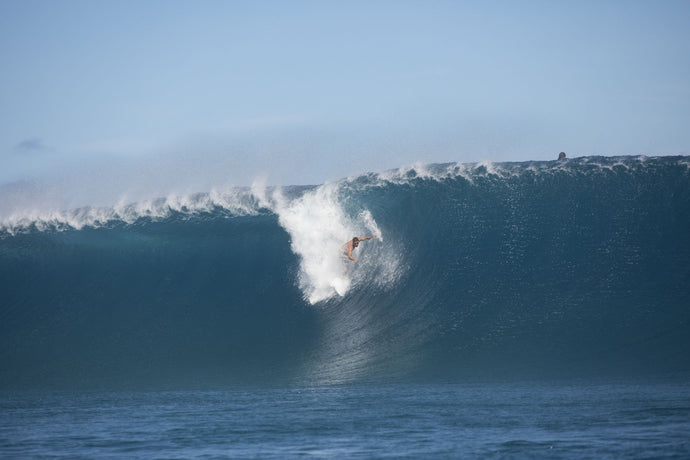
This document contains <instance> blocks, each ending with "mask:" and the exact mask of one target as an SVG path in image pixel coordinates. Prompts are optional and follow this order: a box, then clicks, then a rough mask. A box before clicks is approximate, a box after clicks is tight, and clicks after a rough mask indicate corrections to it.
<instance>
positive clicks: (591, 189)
mask: <svg viewBox="0 0 690 460" xmlns="http://www.w3.org/2000/svg"><path fill="white" fill-rule="evenodd" d="M688 228H690V159H689V158H688V157H660V158H647V157H617V158H603V157H587V158H579V159H574V160H566V161H559V162H524V163H500V164H491V163H479V164H442V165H415V166H411V167H407V168H401V169H399V170H394V171H386V172H383V173H378V174H373V173H372V174H366V175H361V176H357V177H351V178H347V179H344V180H341V181H338V182H334V183H327V184H323V185H321V186H309V187H285V188H275V187H265V186H263V185H261V184H259V183H257V184H254V186H252V187H251V188H246V189H224V190H212V191H211V192H208V193H199V194H195V195H188V196H169V197H167V198H161V199H158V200H151V201H140V202H137V203H120V204H118V205H115V206H111V207H84V208H79V209H72V210H54V211H46V210H45V209H43V210H32V209H28V208H27V209H21V210H15V211H14V212H13V213H12V214H11V215H6V216H4V217H3V218H2V221H1V222H0V289H1V292H2V296H1V297H0V318H1V321H0V345H1V348H0V381H1V382H2V385H3V386H6V387H12V386H42V385H47V386H70V385H82V386H90V385H122V384H129V385H137V384H155V385H160V384H169V385H172V386H176V385H202V386H206V385H224V384H233V383H264V384H265V383H270V384H275V383H281V382H282V383H290V382H292V383H310V384H318V383H340V382H353V381H371V380H406V381H408V380H431V381H435V380H467V379H505V378H539V377H581V376H592V375H631V374H632V375H638V374H645V375H646V374H656V375H669V374H680V375H686V374H687V373H688V371H689V370H690V357H689V354H688V353H687V351H688V350H689V349H690V308H688V307H689V306H690V232H688ZM355 235H359V236H362V235H373V236H376V237H377V238H376V239H374V240H370V241H366V242H364V243H362V244H361V246H360V248H359V249H358V250H357V251H358V252H359V254H358V257H359V259H360V260H359V262H358V263H357V264H351V263H346V262H345V261H344V260H343V258H342V256H341V253H340V247H341V246H342V244H343V243H344V242H345V241H347V240H349V239H350V238H352V236H355Z"/></svg>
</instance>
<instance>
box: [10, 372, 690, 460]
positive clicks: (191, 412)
mask: <svg viewBox="0 0 690 460" xmlns="http://www.w3.org/2000/svg"><path fill="white" fill-rule="evenodd" d="M1 401H2V402H1V406H0V407H1V408H2V411H1V412H0V454H1V455H3V456H4V457H6V458H281V459H282V458H296V457H315V458H384V457H386V458H400V457H403V458H464V457H470V458H673V457H675V458H687V457H688V456H690V440H689V438H688V432H690V388H688V386H687V385H684V384H668V383H667V384H658V383H657V384H593V385H592V384H590V385H588V384H584V383H582V382H577V383H570V384H563V383H561V384H546V383H529V384H527V383H522V384H483V385H462V384H455V385H447V384H446V385H444V384H426V385H409V384H399V385H385V386H356V385H348V386H332V387H322V388H291V389H245V390H240V389H235V390H223V391H169V392H86V393H72V392H57V393H56V392H40V393H4V394H3V395H2V399H1Z"/></svg>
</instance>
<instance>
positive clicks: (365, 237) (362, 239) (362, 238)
mask: <svg viewBox="0 0 690 460" xmlns="http://www.w3.org/2000/svg"><path fill="white" fill-rule="evenodd" d="M372 238H376V237H375V236H358V237H357V239H358V240H359V241H366V240H370V239H372Z"/></svg>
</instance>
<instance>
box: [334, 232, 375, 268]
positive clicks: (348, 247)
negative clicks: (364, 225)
mask: <svg viewBox="0 0 690 460" xmlns="http://www.w3.org/2000/svg"><path fill="white" fill-rule="evenodd" d="M372 238H376V237H375V236H355V237H354V238H352V239H351V240H350V241H348V242H347V243H345V244H343V247H342V249H343V254H347V258H348V259H350V260H351V261H353V262H357V259H355V258H354V257H352V251H354V250H355V248H357V246H359V242H360V241H366V240H370V239H372Z"/></svg>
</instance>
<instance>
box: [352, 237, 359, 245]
mask: <svg viewBox="0 0 690 460" xmlns="http://www.w3.org/2000/svg"><path fill="white" fill-rule="evenodd" d="M352 246H354V247H357V246H359V238H357V237H356V236H355V237H354V238H352Z"/></svg>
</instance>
